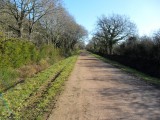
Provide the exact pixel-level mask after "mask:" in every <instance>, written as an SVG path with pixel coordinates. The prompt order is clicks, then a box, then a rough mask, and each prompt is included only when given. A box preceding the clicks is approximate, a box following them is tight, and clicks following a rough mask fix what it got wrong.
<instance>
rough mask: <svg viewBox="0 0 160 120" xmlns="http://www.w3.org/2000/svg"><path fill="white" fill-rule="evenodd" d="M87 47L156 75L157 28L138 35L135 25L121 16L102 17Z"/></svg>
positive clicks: (159, 70) (159, 57)
mask: <svg viewBox="0 0 160 120" xmlns="http://www.w3.org/2000/svg"><path fill="white" fill-rule="evenodd" d="M86 48H87V50H89V51H92V52H94V53H98V54H100V55H103V56H105V57H107V58H109V59H112V60H116V61H118V62H120V63H122V64H125V65H127V66H130V67H133V68H135V69H138V70H141V71H142V72H145V73H147V74H150V75H152V76H156V77H160V30H158V31H156V32H155V33H154V34H153V36H151V37H148V36H142V37H139V36H138V34H137V29H136V25H135V24H134V23H132V22H131V21H130V20H129V18H127V17H125V16H121V15H115V14H113V15H112V16H108V17H106V16H102V17H101V18H99V19H98V22H97V28H96V31H95V33H94V35H93V38H92V39H91V40H90V42H89V43H88V45H87V46H86Z"/></svg>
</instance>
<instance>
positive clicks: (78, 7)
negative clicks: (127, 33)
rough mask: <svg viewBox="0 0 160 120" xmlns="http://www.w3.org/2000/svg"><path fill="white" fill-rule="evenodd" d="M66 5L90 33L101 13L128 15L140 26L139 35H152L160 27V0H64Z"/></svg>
mask: <svg viewBox="0 0 160 120" xmlns="http://www.w3.org/2000/svg"><path fill="white" fill-rule="evenodd" d="M64 6H65V7H66V9H67V10H68V11H69V13H70V14H71V15H72V16H74V18H75V20H76V21H77V23H79V24H81V25H83V26H84V27H85V28H86V29H87V30H88V31H89V33H92V32H93V30H94V29H95V26H96V21H97V18H98V17H100V16H101V15H106V16H108V15H111V14H113V13H114V14H121V15H126V16H128V17H129V18H130V19H131V21H133V22H134V23H135V24H136V25H137V28H138V31H139V35H140V36H142V35H144V34H146V35H151V34H152V33H153V32H154V31H155V30H157V29H159V28H160V13H159V12H160V0H64Z"/></svg>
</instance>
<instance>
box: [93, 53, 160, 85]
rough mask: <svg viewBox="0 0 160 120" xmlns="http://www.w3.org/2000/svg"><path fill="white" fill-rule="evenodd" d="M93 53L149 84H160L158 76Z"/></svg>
mask: <svg viewBox="0 0 160 120" xmlns="http://www.w3.org/2000/svg"><path fill="white" fill-rule="evenodd" d="M91 54H92V55H93V56H95V57H96V58H98V59H100V60H102V61H104V62H106V63H109V64H111V65H113V66H115V67H118V68H120V69H121V70H123V71H125V72H127V73H129V74H132V75H134V76H136V77H138V78H140V79H142V80H144V81H146V82H147V83H148V84H152V85H155V86H160V79H158V78H154V77H151V76H149V75H146V74H144V73H142V72H140V71H137V70H135V69H133V68H130V67H127V66H124V65H122V64H120V63H118V62H116V61H112V60H109V59H107V58H104V57H102V56H99V55H97V54H93V53H91Z"/></svg>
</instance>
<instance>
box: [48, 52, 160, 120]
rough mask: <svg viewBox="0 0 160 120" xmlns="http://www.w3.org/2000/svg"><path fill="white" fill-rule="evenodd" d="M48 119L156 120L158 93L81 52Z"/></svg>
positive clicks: (159, 107) (159, 111)
mask: <svg viewBox="0 0 160 120" xmlns="http://www.w3.org/2000/svg"><path fill="white" fill-rule="evenodd" d="M49 120H160V90H158V89H155V88H154V87H152V86H149V85H147V84H145V82H143V81H140V80H138V79H137V78H135V77H133V76H130V75H128V74H126V73H125V72H123V71H121V70H120V69H117V68H115V67H113V66H111V65H110V64H107V63H104V62H102V61H100V60H98V59H97V58H95V57H93V56H90V55H88V54H84V53H83V54H81V55H80V56H79V58H78V61H77V63H76V65H75V68H74V70H73V72H72V74H71V76H70V78H69V80H68V81H67V82H66V87H65V90H64V92H62V94H61V96H60V97H59V100H58V102H57V104H56V108H55V109H54V110H53V111H52V114H51V115H50V117H49Z"/></svg>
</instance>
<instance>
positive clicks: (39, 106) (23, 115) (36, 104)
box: [0, 56, 77, 120]
mask: <svg viewBox="0 0 160 120" xmlns="http://www.w3.org/2000/svg"><path fill="white" fill-rule="evenodd" d="M76 59H77V56H72V57H69V58H67V59H65V60H62V61H60V62H58V63H56V64H54V65H52V66H50V67H49V68H48V69H46V70H44V71H42V72H40V73H38V74H37V75H35V76H34V77H32V78H28V79H27V80H26V81H25V82H24V83H22V84H18V85H17V86H16V87H14V88H12V89H10V90H8V91H7V92H5V93H2V94H1V95H2V96H3V99H0V119H2V120H7V119H13V120H22V119H23V120H28V119H29V120H35V119H40V118H41V116H43V113H44V112H45V111H47V107H48V106H49V105H50V103H51V102H52V101H53V99H54V97H55V96H56V95H57V94H58V92H59V91H60V89H61V86H62V85H63V83H64V81H65V80H66V79H67V78H68V76H69V74H70V72H71V70H72V68H73V66H74V63H75V61H76ZM60 71H62V72H60ZM53 79H54V80H53ZM1 98H2V97H1Z"/></svg>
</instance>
